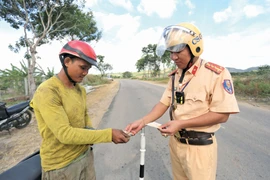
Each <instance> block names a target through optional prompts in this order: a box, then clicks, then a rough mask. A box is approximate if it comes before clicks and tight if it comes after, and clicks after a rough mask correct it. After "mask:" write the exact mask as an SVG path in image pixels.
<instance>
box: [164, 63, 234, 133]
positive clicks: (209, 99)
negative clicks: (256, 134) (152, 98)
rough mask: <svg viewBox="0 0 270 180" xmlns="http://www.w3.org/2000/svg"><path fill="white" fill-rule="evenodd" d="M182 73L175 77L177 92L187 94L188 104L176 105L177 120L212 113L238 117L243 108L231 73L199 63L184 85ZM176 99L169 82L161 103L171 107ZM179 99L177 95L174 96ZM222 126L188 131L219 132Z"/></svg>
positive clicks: (195, 64)
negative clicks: (180, 81)
mask: <svg viewBox="0 0 270 180" xmlns="http://www.w3.org/2000/svg"><path fill="white" fill-rule="evenodd" d="M181 74H182V70H181V69H178V70H177V72H176V74H175V83H174V84H175V86H174V87H175V88H174V93H175V91H181V90H182V91H183V92H184V94H185V97H184V98H185V102H184V104H179V103H176V101H174V105H175V108H176V109H175V111H174V113H173V117H174V120H187V119H190V118H194V117H198V116H200V115H203V114H206V113H208V112H209V111H211V112H217V113H230V114H234V113H238V112H239V107H238V104H237V101H236V98H235V95H234V89H233V82H232V78H231V74H230V73H229V71H228V70H227V69H226V68H224V67H221V66H218V65H216V64H214V63H210V62H206V61H205V60H203V59H200V58H199V59H198V60H197V61H196V62H195V63H194V64H193V65H192V67H190V68H189V70H187V72H186V73H185V76H184V79H183V82H182V84H179V79H180V76H181ZM171 96H172V80H171V79H170V81H169V82H168V85H167V88H166V89H165V91H164V93H163V95H162V97H161V99H160V102H161V103H163V104H164V105H166V106H170V104H171ZM174 96H175V95H174ZM219 128H220V125H219V124H216V125H212V126H205V127H196V128H187V130H195V131H204V132H215V131H217V130H218V129H219Z"/></svg>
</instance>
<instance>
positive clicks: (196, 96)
mask: <svg viewBox="0 0 270 180" xmlns="http://www.w3.org/2000/svg"><path fill="white" fill-rule="evenodd" d="M185 100H186V102H187V103H189V104H196V103H203V102H205V101H206V93H205V92H192V93H187V94H186V97H185Z"/></svg>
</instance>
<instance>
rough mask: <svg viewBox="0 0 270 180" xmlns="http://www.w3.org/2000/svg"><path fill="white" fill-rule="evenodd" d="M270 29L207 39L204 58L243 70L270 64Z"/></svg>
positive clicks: (250, 30) (249, 30) (251, 30)
mask: <svg viewBox="0 0 270 180" xmlns="http://www.w3.org/2000/svg"><path fill="white" fill-rule="evenodd" d="M269 33H270V28H268V29H262V30H260V31H256V30H253V29H247V30H246V31H245V32H237V33H232V34H228V35H227V36H219V37H210V36H208V37H205V41H204V42H205V48H204V50H205V51H204V53H203V54H202V57H205V59H206V60H208V61H211V62H215V63H217V64H219V65H222V66H226V67H236V68H237V67H238V68H239V67H241V68H242V69H245V68H249V67H253V66H260V65H265V64H269V59H268V51H269V49H270V44H269V42H270V36H268V34H269Z"/></svg>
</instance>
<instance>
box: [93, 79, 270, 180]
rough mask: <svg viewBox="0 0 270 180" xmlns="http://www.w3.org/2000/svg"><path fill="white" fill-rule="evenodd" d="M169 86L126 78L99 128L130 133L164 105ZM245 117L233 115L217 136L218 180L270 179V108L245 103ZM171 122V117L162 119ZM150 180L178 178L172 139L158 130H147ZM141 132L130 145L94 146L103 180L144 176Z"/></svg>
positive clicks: (147, 174) (132, 179) (133, 179)
mask: <svg viewBox="0 0 270 180" xmlns="http://www.w3.org/2000/svg"><path fill="white" fill-rule="evenodd" d="M163 91H164V87H161V86H157V85H153V84H149V83H145V82H141V81H137V80H120V88H119V92H118V94H117V95H116V96H115V98H114V100H113V102H112V103H111V106H110V107H109V109H108V111H107V113H106V114H105V115H104V116H103V119H102V121H101V123H100V125H99V128H100V129H103V128H107V127H112V128H117V129H124V128H125V127H126V125H127V124H129V123H130V122H133V121H134V120H137V119H138V118H140V117H142V116H143V115H145V114H146V113H148V112H149V111H150V110H151V109H152V107H153V105H154V104H155V103H156V102H158V101H159V99H160V97H161V95H162V93H163ZM239 107H240V110H241V113H239V114H236V115H232V116H231V117H230V119H229V121H228V122H227V123H225V124H222V127H221V129H220V130H219V131H218V132H217V133H216V136H217V139H218V170H217V180H255V179H256V180H257V179H265V180H266V179H269V177H270V130H269V124H270V122H269V120H270V110H263V109H260V108H256V107H253V106H250V105H246V104H241V103H240V104H239ZM166 121H169V114H168V113H166V114H164V115H163V117H162V118H160V119H159V120H158V122H160V123H164V122H166ZM143 132H144V134H145V138H146V148H145V149H146V153H145V156H144V157H145V164H144V179H145V180H170V179H172V173H171V166H170V157H169V149H168V140H169V139H167V138H164V137H162V136H161V135H160V133H159V132H158V130H156V129H154V128H151V127H145V128H144V130H143ZM140 140H141V133H138V134H137V135H136V136H133V137H131V140H130V141H129V142H128V143H127V144H117V145H116V144H113V143H106V144H97V145H94V154H95V167H96V174H97V179H98V180H136V179H139V174H140V158H141V152H140Z"/></svg>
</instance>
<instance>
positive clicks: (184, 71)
mask: <svg viewBox="0 0 270 180" xmlns="http://www.w3.org/2000/svg"><path fill="white" fill-rule="evenodd" d="M203 50H204V48H203V37H202V34H201V32H200V30H199V29H198V28H197V27H196V26H194V25H193V24H191V23H181V24H178V25H172V26H168V27H166V28H165V29H164V31H163V33H162V36H161V39H160V41H159V43H158V44H157V48H156V54H157V55H158V56H160V57H161V56H162V55H163V54H164V52H165V51H169V52H170V58H171V59H172V60H173V61H174V63H175V64H176V66H177V67H178V68H177V69H176V70H175V71H174V72H172V73H171V74H170V76H171V77H172V78H170V81H169V82H168V86H167V88H166V89H165V91H164V93H163V95H162V97H161V99H160V101H159V102H158V103H157V104H156V105H155V106H154V108H153V109H152V110H151V111H150V112H149V113H148V114H147V115H145V116H144V117H142V118H141V119H139V120H136V121H134V122H133V123H131V124H129V125H128V126H127V127H126V129H125V130H126V131H128V132H132V133H133V134H136V133H138V132H139V131H140V130H141V129H142V128H143V127H144V126H145V125H146V124H147V123H150V122H152V121H155V120H157V119H158V118H160V117H161V116H162V115H163V114H164V113H165V112H166V111H167V110H168V109H169V107H170V110H171V111H170V112H171V121H169V122H167V123H165V124H163V125H161V126H160V127H159V130H160V132H161V134H162V135H163V136H165V137H166V136H170V141H169V146H170V157H171V163H172V172H173V178H174V180H180V179H181V180H183V179H189V180H197V179H200V180H213V179H215V178H216V169H217V141H216V137H215V132H216V131H217V130H218V129H219V128H220V123H225V122H226V121H227V120H228V118H229V115H230V114H235V113H238V112H239V108H238V104H237V101H236V98H235V95H234V89H233V82H232V78H231V75H230V73H229V71H228V70H227V69H226V68H224V67H222V66H219V65H216V64H214V63H211V62H207V61H206V60H204V59H202V58H200V55H201V54H202V53H203Z"/></svg>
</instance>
